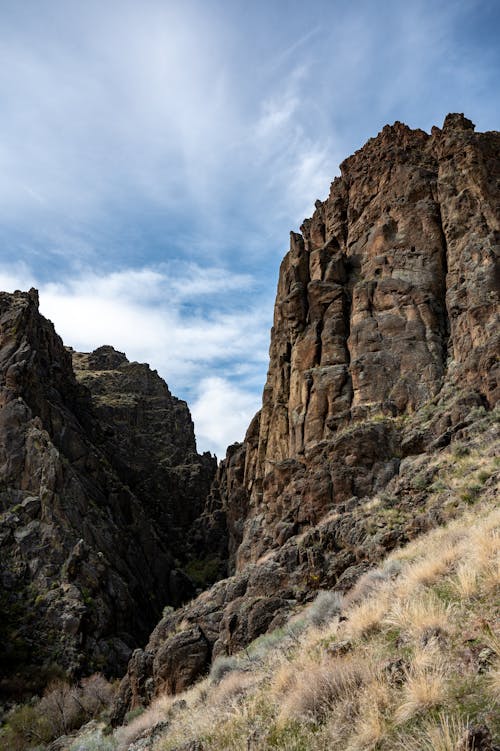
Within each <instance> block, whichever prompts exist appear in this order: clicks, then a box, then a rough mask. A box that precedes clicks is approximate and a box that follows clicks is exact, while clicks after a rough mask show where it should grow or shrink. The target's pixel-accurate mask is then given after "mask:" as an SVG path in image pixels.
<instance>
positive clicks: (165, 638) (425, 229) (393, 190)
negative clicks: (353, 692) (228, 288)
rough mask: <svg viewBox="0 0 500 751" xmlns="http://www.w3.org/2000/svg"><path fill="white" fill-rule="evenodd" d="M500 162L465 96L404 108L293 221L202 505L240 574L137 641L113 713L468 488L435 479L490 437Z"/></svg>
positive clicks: (172, 684)
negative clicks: (250, 371) (258, 359)
mask: <svg viewBox="0 0 500 751" xmlns="http://www.w3.org/2000/svg"><path fill="white" fill-rule="evenodd" d="M499 178H500V133H498V132H491V133H475V132H474V126H473V125H472V123H471V122H470V121H469V120H467V119H466V118H464V117H463V115H448V117H447V118H446V120H445V123H444V126H443V128H442V129H439V128H433V129H432V133H431V135H427V134H426V133H424V132H423V131H420V130H417V131H413V130H410V129H409V128H408V127H407V126H405V125H403V124H401V123H395V124H394V125H393V126H386V127H385V128H384V129H383V130H382V132H381V133H380V134H379V135H378V136H377V137H376V138H373V139H371V140H370V141H368V143H367V144H366V145H365V146H364V147H363V148H362V149H360V150H359V151H358V152H356V153H355V154H354V155H353V156H351V157H350V158H349V159H347V160H346V161H345V162H344V163H343V164H342V165H341V177H339V178H337V179H335V181H334V182H333V184H332V186H331V191H330V195H329V197H328V198H327V199H326V201H324V202H321V201H318V202H317V203H316V210H315V212H314V215H313V216H312V218H311V219H309V220H306V221H305V222H304V224H303V226H302V227H301V234H296V233H292V235H291V244H290V251H289V252H288V254H287V255H286V256H285V258H284V260H283V262H282V264H281V268H280V273H279V281H278V290H277V296H276V304H275V311H274V325H273V329H272V332H271V345H270V362H269V372H268V378H267V382H266V385H265V388H264V394H263V403H262V409H261V410H260V412H259V413H258V414H257V415H256V417H255V418H254V420H253V421H252V423H251V425H250V427H249V429H248V432H247V435H246V437H245V441H244V442H243V443H242V444H240V445H235V446H233V447H231V449H230V450H229V451H228V455H227V458H226V460H225V462H224V463H223V464H222V465H221V467H220V468H219V470H218V472H217V475H216V478H215V481H214V485H213V486H212V491H211V495H210V499H209V504H208V506H207V509H206V512H205V516H206V519H207V520H211V522H212V524H213V525H214V528H215V529H217V525H219V526H218V528H219V533H220V538H223V537H224V534H226V535H227V539H228V547H229V555H230V566H231V568H232V571H233V572H234V576H233V577H231V578H229V579H227V580H225V581H222V582H219V583H218V584H216V585H215V586H214V587H213V588H212V589H211V590H210V591H207V592H205V593H204V594H203V595H201V596H200V597H199V598H198V599H197V600H195V601H194V602H193V603H191V604H190V605H189V606H186V607H184V608H183V609H182V610H180V611H178V612H177V613H174V614H172V615H168V616H167V617H166V618H164V619H163V620H162V621H161V622H160V623H159V625H158V626H157V628H156V629H155V630H154V631H153V633H152V635H151V637H150V640H149V643H148V645H147V646H146V648H145V649H144V650H138V651H136V653H134V656H133V658H132V660H131V662H130V664H129V668H128V674H127V676H126V678H125V679H124V681H123V683H122V687H121V691H120V697H119V701H118V702H117V706H116V711H115V721H120V718H121V717H123V713H124V711H125V710H126V708H127V707H130V706H134V705H135V704H137V703H139V702H146V701H148V700H149V698H151V696H152V695H154V694H155V693H159V692H161V691H163V690H165V689H166V690H168V691H171V692H175V691H178V690H180V689H182V688H185V687H186V686H187V685H189V683H190V682H192V681H193V680H194V679H195V678H196V677H197V676H199V675H201V674H202V673H203V672H204V671H206V670H207V667H208V665H209V664H210V661H211V660H212V659H213V658H214V657H215V656H217V655H220V654H226V653H228V654H231V653H232V652H234V651H236V650H238V649H241V648H242V647H243V646H244V645H245V644H248V643H249V642H250V641H251V640H252V639H254V638H255V637H256V636H258V635H259V634H261V633H263V632H265V631H266V630H268V629H270V628H273V627H275V626H277V625H279V624H280V623H281V622H282V621H283V618H285V617H286V614H287V613H289V612H290V610H292V609H293V608H294V607H295V606H296V604H297V603H303V602H305V601H307V600H308V599H310V598H311V597H312V596H314V591H315V590H316V589H318V588H320V587H328V588H337V589H340V590H345V589H348V588H349V586H351V585H352V583H353V582H354V581H355V580H356V578H357V577H358V576H359V575H360V573H362V572H363V571H364V570H366V568H367V567H368V566H369V565H371V564H372V563H373V562H374V561H376V560H379V559H380V558H381V556H383V555H384V554H385V553H386V552H387V550H390V549H391V548H393V547H394V546H396V545H398V544H401V543H403V542H405V541H406V540H408V539H410V538H411V537H414V536H415V535H418V534H419V533H421V532H422V531H423V530H424V529H427V528H429V527H431V526H433V525H435V524H438V523H440V522H442V521H443V520H444V519H446V518H449V515H450V514H452V513H453V509H456V508H457V507H458V506H459V505H460V503H461V502H462V501H461V499H460V497H458V496H457V493H456V491H455V490H454V489H453V484H452V483H451V484H450V485H447V484H446V482H445V481H444V480H441V479H440V473H441V471H442V470H441V469H440V468H442V467H444V466H448V465H449V464H452V463H453V456H454V454H453V447H454V446H455V445H458V444H459V443H460V442H462V443H464V444H465V445H466V446H467V451H469V450H471V451H472V450H473V451H475V452H476V453H478V452H479V453H480V452H481V451H484V452H486V453H488V452H489V454H491V452H492V451H493V452H494V451H495V450H497V449H496V448H495V447H497V446H498V435H497V431H496V428H495V427H492V421H491V419H490V418H489V417H488V415H490V414H491V410H492V409H493V408H494V406H495V404H496V403H497V401H498V395H499V390H498V380H497V379H498V351H499V349H500V348H499V329H498V266H497V258H498V246H499V237H500V234H499V229H500V228H499V216H500V206H499V200H500V193H499ZM478 436H482V438H481V437H479V438H478ZM481 440H483V444H481ZM481 445H482V446H483V447H482V448H481V447H480V446H481ZM469 447H472V448H469ZM436 457H438V458H439V461H437V459H436ZM433 483H436V490H435V491H432V492H430V490H429V489H430V488H432V487H434V486H433ZM438 488H441V489H440V490H439V489H438ZM424 490H425V492H424ZM224 525H225V526H224ZM214 534H215V532H214Z"/></svg>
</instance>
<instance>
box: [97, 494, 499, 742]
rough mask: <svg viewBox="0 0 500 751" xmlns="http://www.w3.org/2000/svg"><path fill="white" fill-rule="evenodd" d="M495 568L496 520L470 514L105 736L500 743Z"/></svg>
mask: <svg viewBox="0 0 500 751" xmlns="http://www.w3.org/2000/svg"><path fill="white" fill-rule="evenodd" d="M499 556H500V510H499V509H497V508H495V507H494V505H491V504H490V505H489V506H488V505H484V504H483V505H481V506H476V507H474V508H473V509H470V510H466V511H465V512H464V513H463V515H462V516H461V517H460V518H458V519H455V520H453V521H451V522H449V523H448V525H447V526H445V527H441V528H436V529H434V530H432V531H431V532H429V533H427V534H426V535H423V536H421V537H420V538H418V539H417V540H415V541H413V542H411V543H410V544H408V545H407V546H406V547H402V548H401V549H399V550H396V551H394V552H393V553H392V554H391V555H390V556H389V557H388V558H387V559H386V560H385V561H384V562H383V563H382V565H381V566H380V567H379V568H378V569H375V570H372V571H370V572H368V573H367V574H365V575H364V576H363V577H362V578H361V579H360V580H359V581H358V583H357V585H356V586H355V587H354V588H353V589H352V590H351V591H350V592H349V593H347V595H346V596H345V597H344V598H341V597H340V596H339V595H338V594H337V593H334V592H324V593H320V594H319V595H318V597H317V599H316V601H315V602H313V603H312V604H311V605H310V606H309V608H308V609H307V610H306V611H305V612H304V616H305V617H304V618H302V619H301V620H300V621H298V623H299V626H295V627H294V626H293V623H291V624H290V626H288V627H287V626H285V627H283V628H281V629H278V630H276V631H275V632H272V633H271V634H267V635H264V636H263V637H260V638H259V639H257V640H256V642H254V643H253V644H252V645H250V646H249V648H248V649H247V650H246V651H244V652H242V653H241V654H240V655H234V656H231V657H221V658H219V659H218V660H217V661H216V662H215V663H214V666H213V668H212V671H211V675H210V677H209V678H207V679H205V680H203V681H201V682H200V683H198V684H197V685H196V686H194V687H193V688H191V689H190V690H189V691H187V692H185V693H184V694H182V695H180V696H177V697H160V698H159V699H157V700H155V702H154V703H153V704H152V705H151V707H149V708H147V709H146V710H145V711H144V713H143V714H142V715H141V716H140V717H138V718H136V719H135V720H133V721H132V722H131V723H129V725H128V726H126V727H124V728H121V729H120V730H119V731H118V732H117V733H116V734H115V740H116V741H117V744H118V746H117V748H118V749H119V750H120V751H125V749H127V748H128V745H127V744H130V743H131V741H132V739H134V738H138V736H139V735H140V734H141V733H143V732H145V731H146V732H147V729H148V728H153V727H155V726H156V727H158V723H159V722H167V721H168V727H166V728H165V729H164V730H163V731H162V732H160V733H159V734H158V736H155V740H154V745H153V748H154V751H172V749H174V748H176V747H178V746H180V745H182V743H186V742H187V741H189V740H190V739H191V740H193V741H194V740H198V741H200V742H202V744H203V746H202V747H203V748H204V749H206V750H207V751H224V750H227V751H229V750H230V749H231V751H233V750H235V749H244V748H252V749H255V751H264V749H266V750H267V749H282V750H283V751H284V750H285V749H286V750H287V751H289V750H291V749H293V750H294V751H299V750H302V751H315V750H317V751H320V750H321V751H327V749H328V750H329V749H333V750H334V751H335V750H336V749H338V750H339V751H340V750H342V751H344V749H347V750H348V751H361V750H362V749H381V750H382V751H384V750H385V751H391V750H392V749H394V751H395V750H396V749H401V750H403V749H405V750H408V751H417V749H424V750H425V749H427V750H428V751H431V749H433V750H437V751H457V749H459V748H460V749H461V750H462V751H465V749H467V748H471V747H472V746H471V745H470V743H471V742H470V739H469V736H470V732H472V731H470V730H469V728H470V727H472V725H474V727H479V728H485V730H484V732H487V733H491V735H492V737H493V739H494V741H495V742H498V739H499V737H500V723H499V721H498V717H499V716H500V713H499V711H498V710H499V706H498V696H499V694H500V690H499V689H500V633H499V632H498V629H497V623H496V620H495V619H496V616H497V615H498V592H499V585H500V580H499V577H498V559H499ZM471 603H473V607H471ZM340 612H341V613H342V618H341V619H339V617H337V616H338V615H339V613H340ZM255 655H258V658H257V659H256V658H255ZM481 732H482V731H481ZM495 739H496V740H495ZM89 748H91V747H89ZM97 748H100V747H97ZM103 748H104V747H103ZM109 748H111V746H110V747H109ZM83 749H84V750H85V751H87V749H86V747H85V746H84V747H83ZM107 749H108V747H106V751H107Z"/></svg>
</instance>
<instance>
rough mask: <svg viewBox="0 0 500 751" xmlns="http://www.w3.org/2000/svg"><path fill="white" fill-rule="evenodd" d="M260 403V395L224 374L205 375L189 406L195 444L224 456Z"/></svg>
mask: <svg viewBox="0 0 500 751" xmlns="http://www.w3.org/2000/svg"><path fill="white" fill-rule="evenodd" d="M260 404H261V399H260V395H257V394H250V393H248V392H247V391H245V390H244V389H242V388H240V387H238V386H235V385H234V384H232V383H231V382H230V381H228V380H227V379H226V378H220V377H217V376H212V377H210V378H204V379H203V380H202V381H201V382H200V384H199V387H198V396H197V398H196V399H195V401H194V402H193V404H192V408H191V409H192V415H193V420H194V423H195V425H196V431H197V439H198V446H199V445H200V443H201V444H202V445H204V446H207V447H208V449H209V450H210V451H213V452H214V453H215V454H216V455H217V457H218V458H219V459H224V457H225V455H226V448H227V447H228V446H229V445H230V444H231V443H234V442H235V441H242V440H243V438H244V437H245V432H246V430H247V428H248V426H249V424H250V420H251V419H252V417H253V416H254V414H255V413H256V412H257V410H258V409H259V407H260Z"/></svg>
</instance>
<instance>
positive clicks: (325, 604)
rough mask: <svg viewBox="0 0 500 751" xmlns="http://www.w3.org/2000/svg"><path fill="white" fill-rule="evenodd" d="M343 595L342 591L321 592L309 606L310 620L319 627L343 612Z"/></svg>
mask: <svg viewBox="0 0 500 751" xmlns="http://www.w3.org/2000/svg"><path fill="white" fill-rule="evenodd" d="M343 599H344V598H343V595H342V594H341V593H340V592H326V591H322V592H319V593H318V595H317V597H316V599H315V600H314V602H313V603H312V605H311V607H310V608H309V613H308V615H309V621H310V622H311V623H312V624H313V625H314V626H317V627H318V628H319V627H321V626H325V625H326V624H327V623H329V622H330V621H331V620H333V618H335V616H337V615H340V613H341V612H342V603H343Z"/></svg>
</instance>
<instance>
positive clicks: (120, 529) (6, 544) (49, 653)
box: [0, 290, 215, 693]
mask: <svg viewBox="0 0 500 751" xmlns="http://www.w3.org/2000/svg"><path fill="white" fill-rule="evenodd" d="M73 357H74V359H75V361H76V362H77V363H78V365H79V370H78V373H79V381H80V382H78V380H77V379H76V378H75V375H74V372H73V368H72V357H71V353H70V352H68V351H67V350H66V349H65V348H64V346H63V343H62V341H61V339H60V338H59V337H58V336H57V334H56V333H55V331H54V327H53V326H52V324H51V323H50V322H49V321H47V320H46V319H44V318H43V316H41V315H40V313H39V312H38V297H37V293H36V291H34V290H32V291H31V292H29V293H21V292H16V293H14V294H13V295H9V294H6V293H0V554H1V563H2V565H1V570H0V608H1V615H2V617H1V619H0V634H1V641H2V665H1V675H0V690H1V691H5V693H13V692H14V693H15V691H17V690H19V691H23V689H24V688H27V689H28V690H30V687H32V686H33V687H35V688H36V687H37V686H39V685H43V682H44V681H45V680H46V679H47V678H48V677H50V674H51V670H52V668H51V665H52V663H57V664H58V665H59V666H60V667H63V668H65V669H66V670H67V671H69V672H70V673H72V674H74V675H78V674H79V673H80V672H81V671H88V670H92V669H104V670H106V671H107V672H111V673H114V674H120V672H122V671H123V669H124V667H125V665H126V663H127V660H128V658H129V656H130V652H131V650H132V648H133V647H134V646H135V645H137V644H138V643H140V642H141V641H142V640H144V639H145V638H146V637H147V634H148V633H149V631H150V630H151V628H152V627H153V625H154V623H155V622H156V621H157V619H158V617H159V616H160V614H161V611H162V608H163V607H164V606H165V605H166V604H169V603H170V604H172V605H179V604H180V603H181V602H182V601H183V600H185V599H186V597H189V596H192V595H193V594H194V589H193V586H192V584H191V583H190V582H189V580H188V579H187V578H186V577H185V576H184V575H183V574H182V573H181V571H179V569H178V567H179V561H177V560H176V557H177V555H179V556H180V542H179V539H180V537H181V536H182V531H184V534H186V533H187V531H188V529H189V527H190V525H191V522H192V520H193V519H194V518H195V517H196V516H197V515H198V514H199V512H200V510H201V508H202V506H203V502H204V496H203V494H205V495H206V493H207V491H208V488H209V486H210V482H211V480H212V477H213V474H214V472H215V461H214V460H213V459H212V458H211V457H210V456H209V455H204V456H199V455H198V454H196V450H195V442H194V434H193V426H192V421H191V418H190V415H189V411H188V409H187V406H186V405H185V403H184V402H181V401H179V400H176V399H175V398H174V397H172V396H171V394H170V392H169V391H168V389H167V387H166V385H165V383H164V382H163V381H162V380H161V379H160V378H159V376H158V375H157V374H156V373H155V372H153V371H151V370H150V369H149V368H148V367H147V366H145V365H138V364H137V363H128V362H127V360H126V358H125V357H124V356H123V355H122V354H121V353H117V352H115V351H114V350H112V348H109V347H108V348H103V349H101V350H99V351H97V352H96V353H92V354H90V355H77V354H76V353H73ZM92 368H94V370H92ZM87 386H88V387H90V388H91V391H89V389H88V388H87ZM144 477H145V478H146V479H142V478H144ZM194 497H196V503H194V502H193V505H192V508H191V507H190V504H191V502H192V501H193V498H194ZM183 552H184V553H186V551H185V550H184V548H183ZM16 676H17V677H16Z"/></svg>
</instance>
